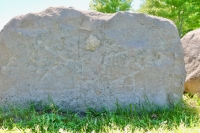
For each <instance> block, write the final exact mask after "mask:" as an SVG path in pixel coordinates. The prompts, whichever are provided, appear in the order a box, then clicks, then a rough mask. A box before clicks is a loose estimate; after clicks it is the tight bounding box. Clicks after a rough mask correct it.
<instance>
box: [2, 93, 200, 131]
mask: <svg viewBox="0 0 200 133" xmlns="http://www.w3.org/2000/svg"><path fill="white" fill-rule="evenodd" d="M38 106H39V105H38V104H37V105H36V104H30V106H29V107H28V108H26V109H21V108H16V107H9V108H8V109H2V108H1V109H0V132H19V133H20V132H22V133H23V132H24V133H29V132H30V133H31V132H34V133H35V132H36V133H51V132H52V133H54V132H55V133H57V132H60V133H68V132H77V133H79V132H83V133H89V132H92V133H95V132H105V133H109V132H110V133H111V132H112V133H115V132H126V133H129V132H152V133H154V132H185V133H189V132H192V133H195V132H200V115H199V113H200V99H199V98H198V97H197V96H196V95H194V96H191V95H188V94H185V95H184V102H183V103H182V104H180V105H176V106H173V107H171V108H157V109H156V110H151V111H150V110H148V109H146V108H141V107H140V108H139V107H136V106H132V105H130V106H128V107H126V108H122V107H120V106H119V105H118V104H116V107H117V108H116V110H113V111H108V110H107V109H103V110H101V111H96V110H94V109H91V108H88V110H87V111H86V112H78V113H77V112H76V113H75V112H72V111H65V110H60V109H59V108H58V107H57V106H55V104H53V103H49V104H47V105H45V106H44V105H42V106H40V107H41V108H40V109H38V108H37V107H38Z"/></svg>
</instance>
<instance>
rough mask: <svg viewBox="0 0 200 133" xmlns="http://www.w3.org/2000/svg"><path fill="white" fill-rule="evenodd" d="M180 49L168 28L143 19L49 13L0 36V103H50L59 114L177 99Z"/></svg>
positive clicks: (18, 20) (16, 22)
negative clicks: (61, 112) (57, 108)
mask: <svg viewBox="0 0 200 133" xmlns="http://www.w3.org/2000/svg"><path fill="white" fill-rule="evenodd" d="M185 75H186V73H185V67H184V60H183V50H182V45H181V42H180V38H179V35H178V32H177V29H176V27H175V25H174V24H173V22H172V21H170V20H167V19H164V18H158V17H153V16H148V15H145V14H141V13H131V12H118V13H116V14H102V13H97V12H92V11H79V10H76V9H74V8H64V7H57V8H53V7H50V8H48V9H46V10H44V11H42V12H40V13H30V14H26V15H22V16H18V17H15V18H13V19H12V20H11V21H10V22H9V23H8V24H7V25H6V26H5V27H4V29H3V30H2V31H1V32H0V91H1V93H0V103H1V104H3V105H5V104H10V103H20V104H26V102H27V101H40V100H42V99H45V98H47V97H51V98H52V99H53V101H54V102H55V103H56V104H57V105H59V106H60V107H64V108H70V109H73V110H85V109H86V108H87V107H92V108H95V109H100V108H101V107H106V108H108V109H113V108H115V104H116V102H117V101H118V103H119V104H120V105H121V106H126V105H129V104H130V103H133V104H135V103H143V102H144V101H146V100H147V99H148V100H149V101H152V102H154V103H156V104H158V105H161V106H163V105H170V104H173V103H175V102H178V101H179V100H181V99H182V93H183V90H184V81H185Z"/></svg>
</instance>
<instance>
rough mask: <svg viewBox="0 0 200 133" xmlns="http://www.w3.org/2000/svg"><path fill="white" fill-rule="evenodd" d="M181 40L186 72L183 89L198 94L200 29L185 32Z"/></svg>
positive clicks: (199, 81) (199, 90)
mask: <svg viewBox="0 0 200 133" xmlns="http://www.w3.org/2000/svg"><path fill="white" fill-rule="evenodd" d="M181 42H182V45H183V49H184V54H185V56H184V60H185V68H186V72H187V75H186V80H185V91H186V92H190V93H197V94H198V95H199V96H200V29H197V30H194V31H191V32H189V33H187V34H186V35H185V36H184V37H183V38H182V39H181Z"/></svg>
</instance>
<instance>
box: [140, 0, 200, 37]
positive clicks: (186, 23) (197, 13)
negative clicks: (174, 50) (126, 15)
mask: <svg viewBox="0 0 200 133" xmlns="http://www.w3.org/2000/svg"><path fill="white" fill-rule="evenodd" d="M138 11H140V12H143V13H147V14H151V15H155V16H160V17H164V18H168V19H171V20H172V21H174V23H175V24H176V26H177V28H178V31H179V35H180V36H181V37H182V36H183V35H185V34H186V33H187V32H189V31H191V30H194V29H197V28H200V0H146V1H144V3H143V4H142V6H141V9H139V10H138Z"/></svg>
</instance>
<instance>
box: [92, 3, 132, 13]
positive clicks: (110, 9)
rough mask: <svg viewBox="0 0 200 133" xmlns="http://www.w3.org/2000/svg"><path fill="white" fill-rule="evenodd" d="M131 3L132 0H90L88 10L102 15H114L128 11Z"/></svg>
mask: <svg viewBox="0 0 200 133" xmlns="http://www.w3.org/2000/svg"><path fill="white" fill-rule="evenodd" d="M131 3H132V0H92V1H91V2H90V9H91V10H95V11H99V12H103V13H115V12H118V11H128V10H130V8H131Z"/></svg>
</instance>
